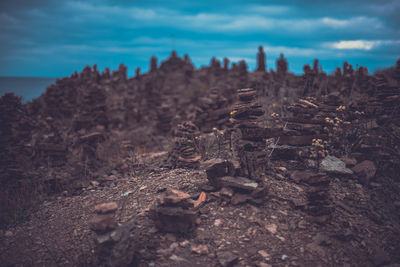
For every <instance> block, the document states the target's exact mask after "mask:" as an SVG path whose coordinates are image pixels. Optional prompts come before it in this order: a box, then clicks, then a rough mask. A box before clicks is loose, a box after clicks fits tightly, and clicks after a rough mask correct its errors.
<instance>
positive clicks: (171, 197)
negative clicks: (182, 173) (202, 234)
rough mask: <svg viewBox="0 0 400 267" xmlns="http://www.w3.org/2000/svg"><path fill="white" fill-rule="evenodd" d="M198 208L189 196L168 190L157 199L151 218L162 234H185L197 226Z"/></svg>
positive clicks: (150, 212) (151, 211) (150, 214)
mask: <svg viewBox="0 0 400 267" xmlns="http://www.w3.org/2000/svg"><path fill="white" fill-rule="evenodd" d="M197 207H198V204H197V202H196V201H194V200H192V199H191V197H190V195H189V194H187V193H185V192H182V191H179V190H175V189H168V190H166V191H165V192H163V193H162V194H161V195H160V196H159V197H158V198H157V200H156V203H155V205H154V206H153V207H152V208H151V210H150V211H149V216H150V218H151V219H153V220H154V222H155V225H156V227H157V228H158V229H159V230H160V231H162V232H174V233H177V232H181V233H185V232H190V231H192V230H193V229H194V228H195V226H196V223H197V214H198V211H197Z"/></svg>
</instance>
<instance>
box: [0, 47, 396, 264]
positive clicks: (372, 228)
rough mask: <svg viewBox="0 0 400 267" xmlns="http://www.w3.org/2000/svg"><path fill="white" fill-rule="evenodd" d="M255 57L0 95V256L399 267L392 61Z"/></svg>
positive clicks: (96, 75) (92, 77)
mask: <svg viewBox="0 0 400 267" xmlns="http://www.w3.org/2000/svg"><path fill="white" fill-rule="evenodd" d="M257 58H258V61H257V62H258V67H257V70H256V71H254V72H248V71H247V66H246V63H245V62H244V61H241V62H239V63H238V64H235V63H233V64H232V66H231V67H230V66H229V64H228V63H229V62H228V61H227V60H225V61H224V65H223V66H222V65H221V64H220V62H219V61H218V60H216V59H213V60H212V61H211V65H210V66H207V67H203V68H201V69H198V70H196V69H195V68H194V66H193V64H192V63H191V62H190V59H189V57H188V56H184V57H183V58H180V57H178V55H177V54H176V52H175V51H173V52H172V53H171V56H170V58H168V60H166V61H164V62H162V63H161V65H160V66H158V64H157V59H156V58H152V59H151V68H150V71H149V73H145V74H140V71H139V70H138V71H137V72H136V76H135V77H132V78H129V79H128V77H127V68H126V66H124V65H123V64H121V65H120V67H119V69H118V70H116V71H113V72H110V71H109V70H108V69H106V70H105V71H104V72H102V73H100V72H99V71H98V70H97V67H96V66H93V67H86V68H84V69H83V71H82V72H81V73H74V74H72V75H71V76H70V77H65V78H62V79H58V80H57V81H56V83H55V84H53V85H50V86H49V87H48V88H47V89H46V92H45V93H44V94H43V95H42V96H40V97H39V98H38V99H35V100H33V101H32V102H30V103H27V104H23V103H22V99H21V98H20V97H17V96H15V95H13V94H6V95H4V96H3V97H1V98H0V173H1V174H2V175H1V177H0V178H1V179H0V228H1V230H0V231H1V232H0V244H1V245H0V262H1V265H4V266H169V265H171V264H173V265H176V266H188V265H194V266H198V265H199V266H200V265H201V266H262V267H263V266H399V264H400V223H399V222H400V195H399V194H398V192H399V191H400V180H399V178H398V172H399V170H400V164H399V163H400V112H399V108H398V107H399V106H400V60H398V61H397V62H396V65H395V66H393V67H391V68H388V69H385V70H382V71H378V72H376V73H374V74H373V75H370V74H369V73H368V70H367V69H366V68H363V67H359V68H357V69H356V70H354V69H353V68H352V66H351V65H349V64H348V63H346V62H344V64H343V69H341V68H338V69H337V70H336V71H335V73H333V74H330V75H327V74H326V73H325V72H323V71H322V70H321V68H320V66H319V63H318V60H315V61H314V66H313V68H311V67H310V66H308V65H305V66H304V74H303V75H294V74H292V73H290V72H289V71H288V63H287V61H286V60H285V58H284V57H283V56H281V57H280V58H279V59H278V61H277V68H276V69H277V70H276V71H266V66H265V53H264V52H263V51H262V49H260V51H259V53H258V57H257Z"/></svg>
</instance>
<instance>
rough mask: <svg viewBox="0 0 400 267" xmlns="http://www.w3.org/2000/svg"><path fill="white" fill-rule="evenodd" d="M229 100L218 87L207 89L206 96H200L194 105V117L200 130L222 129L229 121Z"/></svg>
mask: <svg viewBox="0 0 400 267" xmlns="http://www.w3.org/2000/svg"><path fill="white" fill-rule="evenodd" d="M230 111H231V110H230V108H229V102H228V99H226V98H225V97H224V96H223V95H222V93H221V90H219V89H218V88H212V89H209V90H208V93H207V96H205V97H202V98H200V100H199V104H198V106H197V107H196V115H195V117H196V119H195V121H194V123H195V124H196V125H198V127H199V129H200V130H201V132H203V133H204V132H205V133H207V132H211V130H212V129H213V128H214V127H215V128H218V129H223V128H224V127H226V124H227V123H228V121H229V112H230Z"/></svg>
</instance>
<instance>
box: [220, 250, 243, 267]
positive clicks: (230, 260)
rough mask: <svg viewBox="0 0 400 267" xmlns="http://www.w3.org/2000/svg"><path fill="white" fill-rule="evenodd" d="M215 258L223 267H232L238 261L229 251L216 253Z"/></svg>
mask: <svg viewBox="0 0 400 267" xmlns="http://www.w3.org/2000/svg"><path fill="white" fill-rule="evenodd" d="M217 258H218V262H219V264H221V266H223V267H231V266H234V265H235V264H236V263H237V261H238V259H239V258H238V256H236V255H235V254H233V253H232V252H229V251H224V252H217Z"/></svg>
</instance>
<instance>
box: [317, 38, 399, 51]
mask: <svg viewBox="0 0 400 267" xmlns="http://www.w3.org/2000/svg"><path fill="white" fill-rule="evenodd" d="M396 44H397V45H398V44H400V40H396V41H394V40H373V41H366V40H351V41H339V42H334V43H327V44H326V45H325V46H326V47H330V48H334V49H339V50H349V49H352V50H367V51H368V50H372V49H374V48H377V47H379V46H382V45H396Z"/></svg>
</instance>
